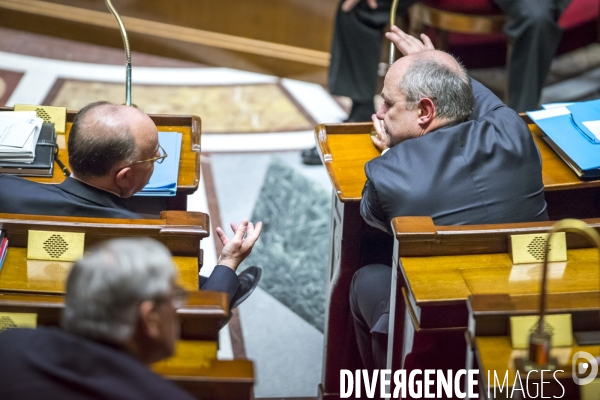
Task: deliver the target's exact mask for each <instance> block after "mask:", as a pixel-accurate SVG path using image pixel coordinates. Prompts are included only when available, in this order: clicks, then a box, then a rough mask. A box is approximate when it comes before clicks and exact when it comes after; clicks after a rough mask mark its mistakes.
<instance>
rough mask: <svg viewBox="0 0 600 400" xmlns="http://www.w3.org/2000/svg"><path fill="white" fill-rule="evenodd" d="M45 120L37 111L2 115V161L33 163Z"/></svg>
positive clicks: (0, 152)
mask: <svg viewBox="0 0 600 400" xmlns="http://www.w3.org/2000/svg"><path fill="white" fill-rule="evenodd" d="M43 123H44V120H43V119H41V118H38V117H36V114H35V111H4V112H1V113H0V161H7V162H15V163H32V162H33V159H34V158H35V146H36V144H37V141H38V137H39V135H40V132H41V129H42V124H43Z"/></svg>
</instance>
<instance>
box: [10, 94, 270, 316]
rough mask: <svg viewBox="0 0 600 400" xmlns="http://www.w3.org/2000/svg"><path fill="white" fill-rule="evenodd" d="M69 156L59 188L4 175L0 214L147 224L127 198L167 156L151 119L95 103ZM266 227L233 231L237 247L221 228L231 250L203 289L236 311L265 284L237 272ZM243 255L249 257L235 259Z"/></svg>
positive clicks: (81, 120)
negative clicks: (66, 173)
mask: <svg viewBox="0 0 600 400" xmlns="http://www.w3.org/2000/svg"><path fill="white" fill-rule="evenodd" d="M68 149H69V164H70V166H71V169H72V171H73V173H72V175H71V176H70V177H69V178H67V179H65V180H64V182H63V183H61V184H59V185H45V184H41V183H37V182H32V181H28V180H25V179H22V178H19V177H15V176H10V175H0V213H10V214H39V215H64V216H80V217H100V218H141V216H140V215H138V214H136V213H134V212H132V211H130V210H129V209H128V208H127V206H126V205H125V203H124V201H123V199H124V198H127V197H131V196H133V195H134V194H135V193H137V192H139V191H140V190H142V189H143V188H144V186H146V184H147V183H148V180H149V179H150V177H151V176H152V172H154V163H155V162H156V161H158V160H160V159H163V158H165V157H166V154H165V153H164V151H163V150H162V148H161V147H160V145H159V143H158V130H157V128H156V125H155V124H154V122H153V121H152V119H150V117H149V116H147V115H146V114H144V113H143V112H142V111H140V110H138V109H136V108H134V107H128V106H123V105H117V104H111V103H108V102H97V103H92V104H89V105H88V106H86V107H84V108H82V109H81V110H80V111H79V112H78V113H77V114H76V115H75V118H74V119H73V126H72V127H71V131H70V133H69V142H68ZM261 226H262V225H261V223H260V222H259V223H258V224H257V225H256V227H254V225H253V224H252V223H251V222H248V221H243V222H242V223H241V224H240V225H239V226H238V225H235V224H232V229H233V231H234V233H236V240H229V239H228V238H227V236H226V235H225V233H224V232H223V230H222V229H221V228H217V234H218V236H219V239H220V240H221V241H222V243H223V245H224V246H225V247H224V248H223V250H222V253H221V257H219V265H217V266H216V267H215V269H214V270H213V272H212V274H211V276H210V277H209V278H208V279H206V278H205V277H201V288H202V289H205V290H215V291H220V292H225V293H227V294H228V295H229V299H230V306H231V307H232V308H235V307H236V306H238V305H239V304H240V303H241V302H242V301H244V300H245V299H246V298H247V297H248V296H249V295H250V293H252V291H253V290H254V288H256V285H257V284H258V281H259V280H260V275H261V271H260V268H257V267H250V268H247V269H246V270H245V271H243V272H242V273H241V274H240V275H239V277H238V276H237V275H236V273H235V271H236V270H237V268H238V266H239V264H240V263H241V262H242V261H243V260H244V259H245V258H246V256H248V254H250V251H251V250H252V247H253V245H254V243H255V242H256V240H257V239H258V236H259V235H260V231H261ZM245 233H247V234H248V236H247V237H246V239H250V240H246V243H245V244H244V243H243V242H242V241H240V240H239V236H240V235H241V237H244V235H245ZM240 252H242V253H243V257H237V258H236V257H233V258H232V256H231V255H232V254H237V253H240Z"/></svg>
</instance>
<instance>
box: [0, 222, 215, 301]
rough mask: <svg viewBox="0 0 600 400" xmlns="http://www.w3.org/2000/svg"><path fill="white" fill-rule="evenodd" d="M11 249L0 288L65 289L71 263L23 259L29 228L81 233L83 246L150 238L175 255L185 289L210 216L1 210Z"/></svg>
mask: <svg viewBox="0 0 600 400" xmlns="http://www.w3.org/2000/svg"><path fill="white" fill-rule="evenodd" d="M0 229H2V230H4V231H6V233H7V236H8V241H9V249H8V253H7V255H6V260H5V261H4V267H3V268H2V270H1V271H0V291H20V292H30V293H51V294H60V293H63V291H64V288H63V282H64V280H65V278H66V276H67V274H68V271H69V269H70V263H60V262H47V261H33V260H27V259H26V255H27V250H26V249H27V237H28V231H29V230H42V231H59V232H82V233H85V244H84V245H85V248H88V247H90V246H93V245H94V244H96V243H98V242H101V241H104V240H107V239H111V238H115V237H151V238H153V239H156V240H158V241H160V242H162V243H163V244H164V245H165V246H167V248H168V249H169V250H170V251H171V253H172V254H173V256H174V257H173V259H174V261H175V263H176V265H177V267H178V268H179V275H180V276H179V280H180V282H181V284H182V286H183V287H185V288H186V289H188V290H197V289H198V283H199V279H198V272H199V270H200V268H201V267H202V249H201V248H200V242H201V240H202V239H203V238H205V237H208V235H209V232H210V220H209V217H208V215H206V214H204V213H201V212H185V211H165V212H163V213H162V214H161V218H160V219H131V220H130V219H118V218H83V217H54V216H44V215H13V214H0Z"/></svg>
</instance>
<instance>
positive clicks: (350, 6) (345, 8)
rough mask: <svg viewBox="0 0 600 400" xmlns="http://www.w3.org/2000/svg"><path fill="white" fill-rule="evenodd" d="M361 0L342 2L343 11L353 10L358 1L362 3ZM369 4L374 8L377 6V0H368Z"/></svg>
mask: <svg viewBox="0 0 600 400" xmlns="http://www.w3.org/2000/svg"><path fill="white" fill-rule="evenodd" d="M360 1H361V0H346V1H344V2H343V3H342V11H343V12H348V11H350V10H352V9H353V8H354V7H356V5H357V4H358V3H360ZM367 4H368V5H369V7H371V9H373V10H374V9H376V8H377V0H367Z"/></svg>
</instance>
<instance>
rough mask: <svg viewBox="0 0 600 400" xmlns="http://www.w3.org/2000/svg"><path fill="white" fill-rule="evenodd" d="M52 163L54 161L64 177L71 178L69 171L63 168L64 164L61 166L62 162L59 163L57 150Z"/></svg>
mask: <svg viewBox="0 0 600 400" xmlns="http://www.w3.org/2000/svg"><path fill="white" fill-rule="evenodd" d="M54 161H56V163H57V164H58V166H59V167H60V169H61V170H62V172H63V175H64V176H71V172H70V171H69V169H68V168H67V167H66V166H65V164H63V162H62V161H60V158H58V149H57V151H56V153H55V155H54Z"/></svg>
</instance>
